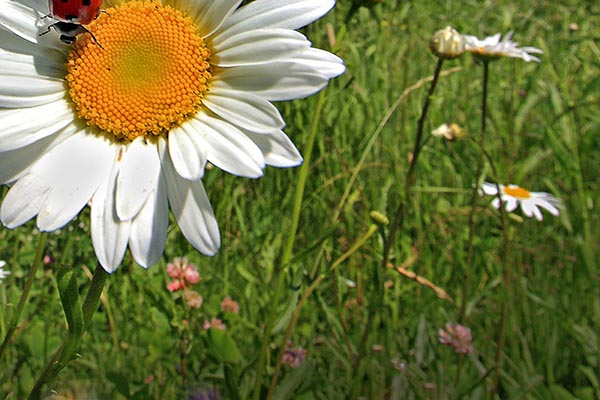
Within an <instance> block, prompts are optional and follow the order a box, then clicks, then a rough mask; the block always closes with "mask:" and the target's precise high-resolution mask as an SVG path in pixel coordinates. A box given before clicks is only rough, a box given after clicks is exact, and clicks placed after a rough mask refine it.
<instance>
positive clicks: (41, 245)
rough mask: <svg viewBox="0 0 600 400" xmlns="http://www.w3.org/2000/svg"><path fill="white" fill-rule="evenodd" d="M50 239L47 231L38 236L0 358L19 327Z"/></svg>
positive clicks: (1, 348) (3, 342)
mask: <svg viewBox="0 0 600 400" xmlns="http://www.w3.org/2000/svg"><path fill="white" fill-rule="evenodd" d="M47 239H48V234H47V233H46V232H41V233H40V235H39V237H38V244H37V247H36V250H35V257H34V259H33V264H32V265H31V268H30V269H29V274H28V275H27V281H25V287H23V292H22V293H21V297H20V298H19V302H18V303H17V308H16V309H15V313H14V314H13V318H12V321H11V322H10V325H9V327H8V329H7V330H6V336H5V337H4V340H3V341H2V345H1V346H0V360H1V359H2V356H3V355H4V352H5V351H6V348H7V347H8V344H9V343H10V340H11V338H12V336H13V334H14V333H15V330H16V329H17V325H19V320H20V319H21V314H22V313H23V308H25V303H26V302H27V298H28V297H29V292H30V291H31V285H32V284H33V280H34V278H35V273H36V272H37V270H38V268H39V267H40V265H41V264H42V254H43V253H44V249H45V248H46V241H47Z"/></svg>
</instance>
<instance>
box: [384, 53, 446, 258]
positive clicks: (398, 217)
mask: <svg viewBox="0 0 600 400" xmlns="http://www.w3.org/2000/svg"><path fill="white" fill-rule="evenodd" d="M443 64H444V59H443V58H441V57H440V58H438V61H437V65H436V67H435V72H434V73H433V79H432V80H431V86H429V91H428V92H427V97H426V98H425V102H424V104H423V109H422V110H421V116H420V117H419V121H418V122H417V135H416V137H415V144H414V147H413V152H412V159H411V160H410V163H409V165H408V170H407V172H406V178H405V180H404V196H403V197H402V198H401V199H400V204H399V205H398V208H397V209H396V213H395V214H394V219H393V222H392V224H391V225H390V229H389V232H388V239H387V241H386V243H385V244H386V245H385V247H384V249H383V260H382V261H381V266H382V268H383V269H385V268H386V267H387V264H388V261H389V258H390V250H391V248H392V246H393V245H394V241H395V239H396V233H397V232H398V231H399V230H401V229H402V225H403V223H404V213H405V208H406V202H407V201H408V197H409V195H410V190H411V188H412V186H413V185H414V181H415V170H416V166H417V161H418V160H419V154H420V153H421V149H422V148H423V147H422V145H421V141H422V140H423V129H424V126H425V119H426V118H427V112H428V110H429V105H430V104H431V98H432V97H433V93H434V91H435V88H436V86H437V83H438V78H439V77H440V72H441V71H442V65H443Z"/></svg>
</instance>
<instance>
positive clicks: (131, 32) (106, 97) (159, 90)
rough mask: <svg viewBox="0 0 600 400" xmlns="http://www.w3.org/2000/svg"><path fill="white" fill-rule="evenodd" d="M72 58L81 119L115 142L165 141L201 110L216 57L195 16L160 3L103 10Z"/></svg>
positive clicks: (136, 3) (71, 90)
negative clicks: (154, 138)
mask: <svg viewBox="0 0 600 400" xmlns="http://www.w3.org/2000/svg"><path fill="white" fill-rule="evenodd" d="M87 28H88V29H89V30H90V32H92V33H93V34H94V36H95V37H96V40H97V42H95V41H94V40H93V38H92V37H91V35H89V34H87V33H84V34H82V35H80V36H79V37H78V39H77V42H76V43H75V45H74V47H73V50H72V51H71V53H70V54H69V58H68V65H67V68H68V73H67V77H66V79H67V82H68V85H69V94H70V96H71V99H72V100H73V102H74V103H75V106H76V109H77V114H78V115H79V117H81V118H83V119H85V120H86V121H87V124H88V125H90V126H97V127H99V128H100V129H102V130H103V131H106V132H110V133H112V134H113V135H114V137H115V139H116V140H133V139H135V138H136V137H138V136H142V135H143V136H151V135H162V134H165V133H166V132H168V131H169V130H170V129H172V128H174V127H176V126H179V125H181V124H182V123H183V122H184V121H185V120H186V119H187V118H188V117H190V116H192V115H193V114H194V113H195V112H196V111H198V109H199V108H200V107H201V105H202V97H203V95H204V93H206V91H207V90H208V88H207V83H208V81H209V80H210V79H211V77H212V74H211V68H210V64H209V62H208V58H209V56H210V51H209V49H208V48H207V47H206V45H205V44H204V41H203V40H202V38H201V37H200V36H199V35H198V32H197V29H196V26H195V25H194V23H193V21H192V19H191V18H189V17H187V16H185V15H183V14H182V13H181V12H179V11H178V10H175V9H173V8H172V7H169V6H164V5H162V4H160V3H158V2H146V1H131V2H127V3H123V4H121V5H118V6H116V7H114V8H109V9H107V10H106V12H102V13H101V14H100V16H99V17H98V18H97V19H96V20H95V21H93V22H92V23H91V24H90V25H89V26H87Z"/></svg>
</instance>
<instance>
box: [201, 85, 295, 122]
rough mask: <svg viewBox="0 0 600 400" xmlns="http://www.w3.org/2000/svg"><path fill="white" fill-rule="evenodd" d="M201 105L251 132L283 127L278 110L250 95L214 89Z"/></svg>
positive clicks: (260, 98) (237, 91)
mask: <svg viewBox="0 0 600 400" xmlns="http://www.w3.org/2000/svg"><path fill="white" fill-rule="evenodd" d="M203 103H204V105H205V106H206V107H207V108H209V109H210V110H211V111H212V112H214V113H215V114H217V115H219V116H221V117H222V118H223V119H224V120H226V121H228V122H230V123H232V124H234V125H237V126H239V127H240V128H243V129H246V130H249V131H251V132H257V133H267V132H271V131H273V130H279V129H281V128H283V127H284V126H285V122H284V121H283V118H282V117H281V114H279V110H277V108H276V107H275V106H274V105H273V104H271V103H269V102H268V101H267V100H265V99H263V98H262V97H259V96H256V95H254V94H252V93H247V92H244V91H240V90H232V89H225V88H220V87H215V88H213V89H212V90H211V91H210V92H209V93H207V94H206V96H205V97H204V99H203Z"/></svg>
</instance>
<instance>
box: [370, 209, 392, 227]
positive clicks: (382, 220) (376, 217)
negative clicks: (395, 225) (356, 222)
mask: <svg viewBox="0 0 600 400" xmlns="http://www.w3.org/2000/svg"><path fill="white" fill-rule="evenodd" d="M369 216H370V217H371V219H372V220H373V222H375V223H376V224H377V225H383V226H385V225H387V224H389V223H390V220H389V219H388V217H386V216H385V215H384V214H382V213H380V212H379V211H371V212H370V213H369Z"/></svg>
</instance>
